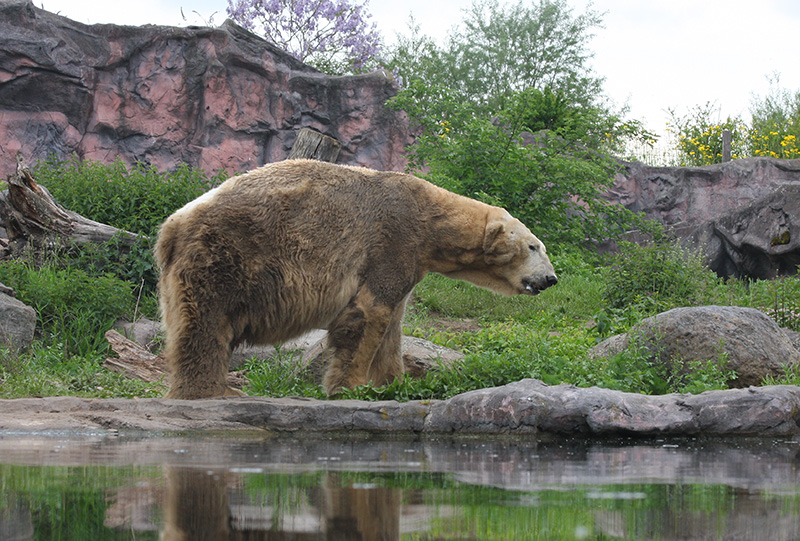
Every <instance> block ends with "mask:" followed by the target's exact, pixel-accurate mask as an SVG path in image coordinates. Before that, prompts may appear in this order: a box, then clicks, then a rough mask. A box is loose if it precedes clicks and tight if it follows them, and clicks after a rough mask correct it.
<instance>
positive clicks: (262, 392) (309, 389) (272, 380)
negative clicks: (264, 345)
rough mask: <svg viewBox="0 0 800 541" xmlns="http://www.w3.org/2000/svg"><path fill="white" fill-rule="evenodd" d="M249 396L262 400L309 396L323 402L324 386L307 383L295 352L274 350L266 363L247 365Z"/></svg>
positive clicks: (305, 375) (246, 390) (249, 363)
mask: <svg viewBox="0 0 800 541" xmlns="http://www.w3.org/2000/svg"><path fill="white" fill-rule="evenodd" d="M245 369H246V370H247V387H245V389H244V391H245V392H246V393H248V394H252V395H259V396H271V397H282V396H307V397H312V398H324V397H325V391H324V390H323V389H322V387H321V386H319V385H315V384H313V383H311V382H310V381H308V379H307V374H306V373H305V371H304V370H303V367H302V366H301V364H300V359H299V358H298V355H296V352H295V351H291V350H284V349H281V348H275V355H273V356H272V357H271V358H270V359H268V360H266V361H261V360H259V359H252V360H250V361H249V362H248V363H247V364H246V365H245Z"/></svg>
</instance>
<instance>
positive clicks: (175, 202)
mask: <svg viewBox="0 0 800 541" xmlns="http://www.w3.org/2000/svg"><path fill="white" fill-rule="evenodd" d="M33 175H34V177H35V178H36V179H37V180H38V181H39V183H40V184H42V185H43V186H45V187H46V188H47V189H48V190H49V191H50V193H52V194H53V197H55V199H56V200H57V201H58V202H59V203H61V204H62V205H63V206H64V207H66V208H68V209H69V210H72V211H74V212H77V213H78V214H80V215H82V216H85V217H86V218H89V219H92V220H95V221H97V222H101V223H104V224H108V225H111V226H114V227H116V228H118V229H124V230H126V231H130V232H133V233H141V234H143V235H147V236H154V235H155V234H156V233H157V231H158V227H159V225H160V224H161V223H162V222H163V221H164V219H165V218H166V217H167V216H169V215H170V214H172V213H173V212H174V211H176V210H177V209H179V208H180V207H182V206H183V205H185V204H186V203H188V202H189V201H191V200H193V199H195V198H197V197H198V196H200V195H202V194H203V193H204V192H206V191H208V190H209V189H210V188H211V187H213V186H215V185H217V184H219V183H220V182H221V181H223V180H224V179H225V176H226V175H225V173H224V172H221V173H220V174H218V175H217V176H215V177H213V178H211V179H209V178H207V177H206V175H205V174H204V173H203V171H200V170H197V169H192V168H190V167H188V166H186V165H180V166H178V168H177V169H176V170H175V171H173V172H172V173H162V172H160V171H158V170H157V169H156V168H154V167H147V166H145V165H141V164H139V165H136V166H134V167H132V168H130V169H128V167H127V166H126V165H125V164H124V163H123V162H122V161H119V160H118V161H117V162H115V163H114V164H113V165H104V164H101V163H97V162H92V161H80V160H79V159H78V158H76V157H72V158H70V159H68V160H64V161H61V160H56V159H50V160H47V161H45V162H42V163H40V164H39V165H38V166H37V167H35V168H34V171H33Z"/></svg>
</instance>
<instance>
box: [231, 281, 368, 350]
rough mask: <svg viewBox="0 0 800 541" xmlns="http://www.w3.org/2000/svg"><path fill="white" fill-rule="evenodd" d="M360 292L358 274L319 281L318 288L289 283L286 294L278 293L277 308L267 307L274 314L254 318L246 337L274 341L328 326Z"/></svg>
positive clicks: (270, 342) (259, 340) (257, 340)
mask: <svg viewBox="0 0 800 541" xmlns="http://www.w3.org/2000/svg"><path fill="white" fill-rule="evenodd" d="M357 292H358V278H357V277H356V276H350V277H347V278H346V279H343V280H340V281H337V282H335V283H329V284H322V285H321V286H320V285H319V284H318V285H317V287H312V286H311V285H310V284H309V283H306V284H305V287H303V286H301V285H300V284H293V285H292V286H288V285H287V287H285V289H284V291H283V294H282V295H279V296H278V298H279V299H280V300H279V301H278V304H279V306H277V307H275V308H277V309H276V310H265V311H266V312H268V313H272V314H273V315H274V317H273V318H265V320H264V321H258V322H255V321H251V324H250V329H249V330H250V333H248V334H249V336H247V338H246V339H247V341H248V342H251V343H263V344H274V343H280V342H285V341H286V340H290V339H292V338H296V337H297V336H300V335H302V334H304V333H306V332H308V331H310V330H312V329H327V328H328V326H329V325H330V324H331V322H333V320H334V319H336V317H337V316H338V315H339V314H340V313H341V312H342V310H344V309H345V307H347V305H348V304H349V303H350V301H351V300H352V299H353V297H355V295H356V293H357ZM269 319H272V320H271V321H270V320H269ZM256 329H258V331H256ZM254 331H255V332H254ZM259 331H260V332H259Z"/></svg>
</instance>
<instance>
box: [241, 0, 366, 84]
mask: <svg viewBox="0 0 800 541" xmlns="http://www.w3.org/2000/svg"><path fill="white" fill-rule="evenodd" d="M227 12H228V16H229V17H231V18H232V19H233V20H235V21H236V22H238V23H239V24H241V25H242V26H243V27H245V28H247V29H248V30H251V31H255V32H262V33H263V35H264V37H265V38H266V39H267V40H268V41H271V42H272V43H274V44H275V45H277V46H278V47H280V48H281V49H284V50H285V51H287V52H288V53H289V54H291V55H292V56H294V57H295V58H297V59H298V60H301V61H303V62H306V63H308V64H310V65H312V66H314V67H316V68H318V69H320V70H322V71H327V72H332V73H345V72H360V71H364V70H365V69H367V68H368V67H369V65H370V63H372V62H374V61H375V60H377V59H378V57H379V55H380V52H381V36H380V33H379V32H378V30H377V28H376V27H375V24H374V23H370V22H369V19H370V17H371V15H370V14H369V13H368V12H367V10H366V2H364V3H363V4H359V3H358V0H228V9H227Z"/></svg>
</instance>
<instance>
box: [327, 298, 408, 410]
mask: <svg viewBox="0 0 800 541" xmlns="http://www.w3.org/2000/svg"><path fill="white" fill-rule="evenodd" d="M394 313H395V307H391V306H387V305H385V304H381V303H379V302H376V300H375V297H374V296H373V295H372V294H371V293H370V292H369V290H368V289H366V288H363V289H361V291H359V292H358V293H357V294H356V296H355V298H354V299H353V300H352V301H350V304H348V305H347V307H346V308H345V309H344V310H343V311H342V312H341V313H340V314H339V315H338V316H337V317H336V319H335V320H334V321H333V322H332V323H331V324H330V325H329V327H328V343H329V345H330V346H331V347H333V349H334V355H333V359H332V360H331V363H330V365H329V366H328V370H327V371H326V372H325V377H324V378H323V381H322V385H323V387H324V388H325V392H326V393H327V394H328V396H330V395H333V394H335V393H337V392H338V391H340V390H342V389H352V388H354V387H356V386H358V385H364V384H365V383H367V382H368V381H369V379H368V376H369V373H370V367H371V365H372V363H373V360H374V359H375V357H376V353H377V352H378V349H379V348H380V346H381V343H382V342H383V340H384V336H385V335H386V332H387V329H388V328H389V327H390V324H391V323H392V321H393V317H392V316H393V315H394Z"/></svg>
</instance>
